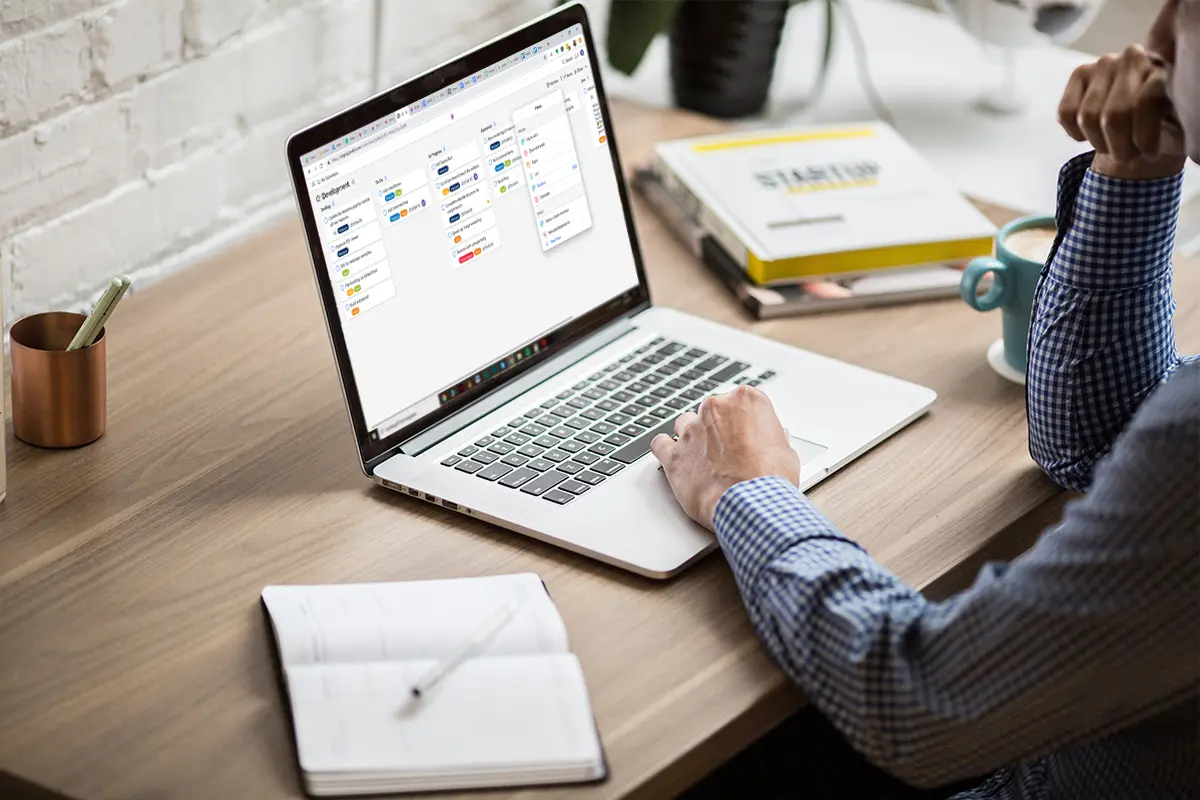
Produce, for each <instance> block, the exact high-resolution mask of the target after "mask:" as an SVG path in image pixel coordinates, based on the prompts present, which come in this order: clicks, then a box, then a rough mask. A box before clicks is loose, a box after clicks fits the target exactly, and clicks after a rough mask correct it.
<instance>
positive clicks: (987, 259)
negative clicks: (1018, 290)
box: [958, 256, 1008, 311]
mask: <svg viewBox="0 0 1200 800" xmlns="http://www.w3.org/2000/svg"><path fill="white" fill-rule="evenodd" d="M988 272H990V273H992V287H991V288H990V289H988V290H987V294H985V295H984V296H983V297H980V296H978V295H977V294H975V291H976V290H977V289H978V288H979V281H980V280H982V279H983V276H984V275H985V274H986V273H988ZM958 291H959V294H961V295H962V299H963V302H965V303H966V304H967V305H969V306H970V307H971V308H973V309H975V310H976V311H991V310H993V309H996V308H999V307H1000V306H1002V305H1004V297H1005V295H1007V294H1008V268H1007V267H1006V266H1005V264H1004V262H1003V261H999V260H997V259H995V258H992V257H991V256H983V257H981V258H977V259H975V260H973V261H972V262H971V263H970V264H967V268H966V269H965V270H963V274H962V279H961V280H960V282H959V284H958Z"/></svg>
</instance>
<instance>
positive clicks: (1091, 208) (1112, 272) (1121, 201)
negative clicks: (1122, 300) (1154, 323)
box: [1043, 153, 1183, 291]
mask: <svg viewBox="0 0 1200 800" xmlns="http://www.w3.org/2000/svg"><path fill="white" fill-rule="evenodd" d="M1094 156H1095V154H1094V153H1085V154H1083V155H1081V156H1077V157H1075V158H1073V159H1071V160H1070V161H1069V162H1067V164H1066V166H1064V167H1063V169H1062V172H1061V173H1060V174H1059V190H1058V214H1057V215H1056V220H1057V226H1058V237H1057V241H1056V242H1055V245H1054V249H1053V251H1052V252H1051V257H1050V258H1049V259H1047V262H1046V268H1045V269H1044V270H1043V273H1044V274H1046V275H1048V276H1049V277H1050V278H1052V279H1054V280H1055V281H1057V282H1059V283H1061V284H1063V285H1065V286H1069V287H1072V288H1076V289H1083V290H1103V291H1123V290H1128V289H1134V288H1137V287H1141V286H1145V285H1147V284H1150V283H1153V282H1155V281H1157V280H1159V279H1161V278H1163V277H1164V276H1165V275H1167V274H1169V273H1170V270H1171V254H1172V251H1173V250H1174V243H1175V226H1176V224H1177V222H1178V218H1179V202H1180V196H1181V194H1182V190H1183V174H1182V173H1180V174H1179V175H1175V176H1172V177H1169V178H1159V179H1156V180H1148V181H1135V180H1124V179H1121V178H1113V177H1109V176H1107V175H1101V174H1099V173H1097V172H1093V171H1092V170H1091V164H1092V159H1093V158H1094Z"/></svg>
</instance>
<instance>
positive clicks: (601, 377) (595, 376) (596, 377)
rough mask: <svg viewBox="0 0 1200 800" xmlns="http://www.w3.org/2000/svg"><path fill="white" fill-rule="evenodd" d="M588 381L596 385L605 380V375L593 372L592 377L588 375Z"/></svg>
mask: <svg viewBox="0 0 1200 800" xmlns="http://www.w3.org/2000/svg"><path fill="white" fill-rule="evenodd" d="M588 380H589V381H591V382H592V383H595V382H596V381H602V380H604V373H603V372H593V373H592V374H591V375H588Z"/></svg>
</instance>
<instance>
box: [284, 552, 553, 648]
mask: <svg viewBox="0 0 1200 800" xmlns="http://www.w3.org/2000/svg"><path fill="white" fill-rule="evenodd" d="M262 596H263V600H264V602H265V603H266V605H267V610H268V611H269V612H270V614H271V622H272V624H273V626H274V628H275V636H276V639H277V640H278V642H279V653H280V658H281V660H282V661H283V664H284V665H285V666H290V665H292V664H324V663H334V662H343V663H358V662H373V661H404V660H411V659H434V658H438V657H440V656H442V655H443V654H445V653H448V652H451V651H453V650H454V649H455V648H457V647H458V646H459V645H461V644H462V642H463V641H464V640H466V639H468V638H470V637H471V636H472V635H473V634H474V633H475V631H476V630H477V629H478V628H479V626H480V625H482V624H483V623H484V622H485V621H486V620H487V619H488V618H490V617H491V616H492V615H493V614H495V613H496V611H497V610H498V609H499V608H501V607H502V606H503V605H504V604H505V603H507V602H508V601H509V600H511V599H513V598H517V599H518V600H519V601H520V606H519V608H518V610H517V612H516V614H515V615H514V616H513V618H512V619H511V620H510V621H509V622H508V624H507V625H505V626H504V628H503V629H502V630H501V631H500V632H499V633H498V634H497V635H496V636H495V637H494V638H493V639H492V640H491V642H489V643H488V644H487V646H486V647H485V648H483V649H482V650H480V651H479V652H478V653H476V655H478V656H485V655H513V654H520V653H565V652H568V650H569V647H568V644H567V630H566V627H565V626H564V625H563V621H562V617H561V616H560V615H559V613H558V609H557V608H556V607H555V605H554V601H552V600H551V599H550V596H549V595H548V594H547V593H546V588H545V586H543V584H542V581H541V579H540V578H538V576H537V575H535V574H533V573H520V574H516V575H489V576H485V577H481V578H457V579H452V580H436V581H404V582H397V583H350V584H340V585H336V584H335V585H328V586H268V587H266V588H265V589H263V592H262Z"/></svg>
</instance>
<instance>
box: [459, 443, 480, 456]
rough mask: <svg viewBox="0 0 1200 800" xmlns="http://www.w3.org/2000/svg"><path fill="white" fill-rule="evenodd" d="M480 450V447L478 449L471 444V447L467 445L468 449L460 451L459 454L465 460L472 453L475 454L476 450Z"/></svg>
mask: <svg viewBox="0 0 1200 800" xmlns="http://www.w3.org/2000/svg"><path fill="white" fill-rule="evenodd" d="M478 449H479V448H478V447H476V446H475V445H473V444H469V445H467V446H466V447H464V448H463V449H462V450H459V451H458V454H459V455H460V456H462V457H463V458H466V457H467V456H469V455H471V454H472V453H474V452H475V451H476V450H478Z"/></svg>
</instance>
